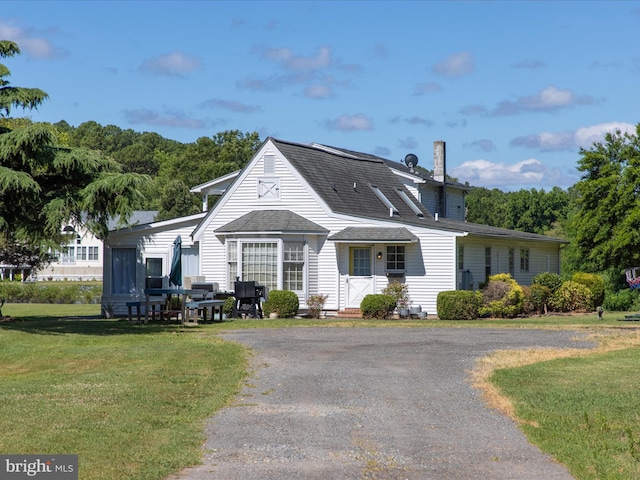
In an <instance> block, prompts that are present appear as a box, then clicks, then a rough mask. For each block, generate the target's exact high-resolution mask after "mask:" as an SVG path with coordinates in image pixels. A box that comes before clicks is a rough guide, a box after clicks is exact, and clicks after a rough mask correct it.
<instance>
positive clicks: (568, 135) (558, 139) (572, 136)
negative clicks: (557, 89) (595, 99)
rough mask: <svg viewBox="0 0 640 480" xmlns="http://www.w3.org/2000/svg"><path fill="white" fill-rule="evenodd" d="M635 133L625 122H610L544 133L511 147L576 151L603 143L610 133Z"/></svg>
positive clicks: (520, 139) (526, 137) (515, 139)
mask: <svg viewBox="0 0 640 480" xmlns="http://www.w3.org/2000/svg"><path fill="white" fill-rule="evenodd" d="M616 130H620V131H622V132H629V133H635V130H636V128H635V126H634V125H632V124H630V123H625V122H609V123H600V124H597V125H591V126H589V127H582V128H578V129H577V130H565V131H562V132H542V133H536V134H532V135H526V136H522V137H516V138H514V139H513V140H511V142H510V145H511V146H515V147H526V148H534V149H539V150H542V151H560V150H570V151H576V150H578V149H579V148H581V147H582V148H590V147H591V145H593V143H594V142H602V141H603V140H604V136H605V134H606V133H608V132H615V131H616Z"/></svg>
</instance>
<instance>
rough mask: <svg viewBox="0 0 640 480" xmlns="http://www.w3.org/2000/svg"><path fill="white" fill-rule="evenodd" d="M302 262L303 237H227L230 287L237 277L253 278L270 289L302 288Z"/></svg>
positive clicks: (304, 247)
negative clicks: (286, 238) (269, 239)
mask: <svg viewBox="0 0 640 480" xmlns="http://www.w3.org/2000/svg"><path fill="white" fill-rule="evenodd" d="M305 262H306V245H305V242H303V241H297V242H293V241H282V240H280V239H278V240H276V241H255V240H227V265H228V267H227V268H228V278H229V288H230V289H233V288H234V282H235V280H236V277H239V278H240V280H242V281H250V280H254V281H255V282H256V283H257V284H258V285H264V286H266V287H267V288H269V289H270V290H276V289H285V290H291V291H294V292H304V289H305ZM280 272H281V273H280ZM279 275H282V278H279Z"/></svg>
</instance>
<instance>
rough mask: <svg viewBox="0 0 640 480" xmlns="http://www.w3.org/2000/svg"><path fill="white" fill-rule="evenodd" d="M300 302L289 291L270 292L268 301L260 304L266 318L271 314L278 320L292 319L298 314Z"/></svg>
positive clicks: (296, 296)
mask: <svg viewBox="0 0 640 480" xmlns="http://www.w3.org/2000/svg"><path fill="white" fill-rule="evenodd" d="M299 308H300V300H299V299H298V295H296V294H295V293H294V292H292V291H291V290H271V291H270V292H269V300H267V301H266V302H264V303H263V304H262V310H263V311H264V314H265V315H266V316H269V315H271V314H272V313H273V312H275V313H277V314H278V317H280V318H293V317H295V316H296V315H297V314H298V309H299Z"/></svg>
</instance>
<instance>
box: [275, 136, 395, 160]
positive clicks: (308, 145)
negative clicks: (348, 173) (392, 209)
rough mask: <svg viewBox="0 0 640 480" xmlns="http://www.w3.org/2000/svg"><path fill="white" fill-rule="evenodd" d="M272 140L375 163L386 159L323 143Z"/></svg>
mask: <svg viewBox="0 0 640 480" xmlns="http://www.w3.org/2000/svg"><path fill="white" fill-rule="evenodd" d="M269 139H270V140H271V141H273V142H274V143H275V144H278V143H281V144H284V145H289V146H293V147H299V148H305V149H309V150H314V151H316V152H317V151H321V152H323V153H325V154H329V155H334V156H337V157H341V158H348V159H351V160H362V161H365V162H375V163H384V161H385V159H384V158H381V157H377V156H375V155H370V154H368V153H361V152H355V151H353V150H346V149H344V148H339V147H332V146H330V145H323V144H321V143H317V142H312V143H306V144H305V143H297V142H290V141H287V140H280V139H278V138H274V137H269Z"/></svg>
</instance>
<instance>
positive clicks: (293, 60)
mask: <svg viewBox="0 0 640 480" xmlns="http://www.w3.org/2000/svg"><path fill="white" fill-rule="evenodd" d="M263 57H264V58H267V59H269V60H275V61H276V62H278V63H279V64H280V65H281V66H282V67H284V68H286V69H288V70H321V69H324V68H328V67H330V66H331V49H329V47H320V48H319V49H318V53H317V54H316V55H315V56H310V57H304V56H300V55H295V54H294V53H293V51H292V50H291V49H290V48H268V49H266V50H264V51H263Z"/></svg>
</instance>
